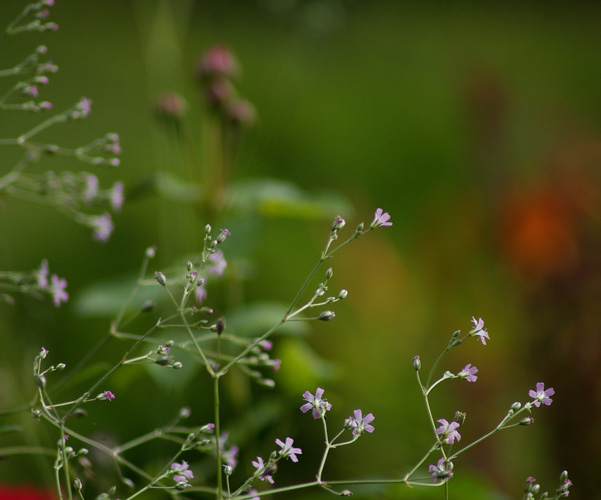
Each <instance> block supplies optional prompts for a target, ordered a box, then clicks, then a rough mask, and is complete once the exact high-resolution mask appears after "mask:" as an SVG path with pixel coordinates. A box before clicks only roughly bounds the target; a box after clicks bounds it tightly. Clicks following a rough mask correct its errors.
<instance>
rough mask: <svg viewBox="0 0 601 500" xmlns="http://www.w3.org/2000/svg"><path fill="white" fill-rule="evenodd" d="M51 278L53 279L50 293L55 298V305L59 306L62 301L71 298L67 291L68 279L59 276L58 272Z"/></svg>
mask: <svg viewBox="0 0 601 500" xmlns="http://www.w3.org/2000/svg"><path fill="white" fill-rule="evenodd" d="M50 279H51V281H52V283H51V285H50V294H51V295H52V299H53V300H54V305H55V306H56V307H58V306H60V305H61V302H67V300H69V294H68V293H67V292H65V288H67V280H66V279H64V278H59V277H58V276H57V275H56V274H53V275H52V277H51V278H50Z"/></svg>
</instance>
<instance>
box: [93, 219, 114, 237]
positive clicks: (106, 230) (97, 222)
mask: <svg viewBox="0 0 601 500" xmlns="http://www.w3.org/2000/svg"><path fill="white" fill-rule="evenodd" d="M91 222H92V227H93V228H94V239H95V240H97V241H108V239H109V237H110V236H111V233H112V232H113V228H114V226H113V221H112V219H111V215H110V214H109V213H108V212H105V213H104V214H103V215H98V216H95V217H92V218H91Z"/></svg>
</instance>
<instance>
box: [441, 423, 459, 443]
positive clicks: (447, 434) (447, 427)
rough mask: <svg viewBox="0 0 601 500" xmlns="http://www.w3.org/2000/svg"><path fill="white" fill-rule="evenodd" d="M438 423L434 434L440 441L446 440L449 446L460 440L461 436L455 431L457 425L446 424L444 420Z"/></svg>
mask: <svg viewBox="0 0 601 500" xmlns="http://www.w3.org/2000/svg"><path fill="white" fill-rule="evenodd" d="M438 423H440V424H441V425H440V427H439V428H438V429H436V434H438V435H439V436H440V439H441V440H445V439H446V440H447V441H448V443H449V444H453V443H454V442H455V441H460V440H461V434H459V432H458V431H457V427H459V423H457V422H451V423H449V422H447V421H446V420H445V419H444V418H441V419H440V420H438Z"/></svg>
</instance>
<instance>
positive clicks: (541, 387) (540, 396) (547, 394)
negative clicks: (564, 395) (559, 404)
mask: <svg viewBox="0 0 601 500" xmlns="http://www.w3.org/2000/svg"><path fill="white" fill-rule="evenodd" d="M553 394H555V389H553V387H549V388H548V389H547V390H545V384H544V383H543V382H537V384H536V391H534V390H532V389H531V390H530V392H528V395H529V396H530V397H531V398H534V401H533V402H532V404H534V406H536V407H538V406H540V404H541V403H542V404H544V405H547V406H549V405H550V404H551V403H552V402H553V400H552V399H551V396H553Z"/></svg>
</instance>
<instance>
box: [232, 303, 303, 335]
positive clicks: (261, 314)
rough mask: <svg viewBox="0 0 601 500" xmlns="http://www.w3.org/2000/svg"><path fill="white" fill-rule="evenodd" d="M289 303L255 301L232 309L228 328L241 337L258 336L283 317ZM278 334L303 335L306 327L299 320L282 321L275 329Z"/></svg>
mask: <svg viewBox="0 0 601 500" xmlns="http://www.w3.org/2000/svg"><path fill="white" fill-rule="evenodd" d="M288 306H289V304H283V303H280V302H256V303H254V304H250V305H248V306H245V307H244V308H241V309H236V310H234V311H232V312H231V313H230V314H228V316H227V323H228V330H229V329H231V330H232V331H233V332H235V333H236V335H239V336H241V337H259V336H261V335H263V334H264V333H265V332H266V331H267V330H269V329H270V328H271V327H272V326H274V325H276V324H277V323H278V322H279V321H280V320H281V319H282V318H283V317H284V313H285V312H286V309H287V308H288ZM277 332H278V335H281V334H287V335H304V334H306V333H307V332H308V327H307V325H306V324H305V323H302V322H300V321H292V322H289V323H284V324H283V325H282V326H281V327H280V328H278V330H277Z"/></svg>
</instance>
